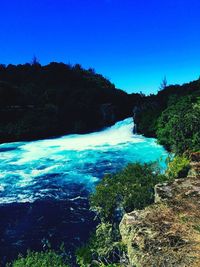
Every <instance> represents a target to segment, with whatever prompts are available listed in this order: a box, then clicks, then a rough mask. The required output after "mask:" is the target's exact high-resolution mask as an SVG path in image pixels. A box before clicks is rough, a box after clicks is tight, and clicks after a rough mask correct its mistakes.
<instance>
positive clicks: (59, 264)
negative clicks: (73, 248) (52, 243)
mask: <svg viewBox="0 0 200 267" xmlns="http://www.w3.org/2000/svg"><path fill="white" fill-rule="evenodd" d="M9 266H10V267H68V265H67V264H65V263H64V260H63V259H62V257H61V256H60V255H57V254H56V253H55V252H54V251H52V250H49V251H46V252H31V251H28V253H27V255H26V256H25V257H22V256H19V258H18V259H17V260H15V261H14V262H13V263H12V264H8V265H7V267H9Z"/></svg>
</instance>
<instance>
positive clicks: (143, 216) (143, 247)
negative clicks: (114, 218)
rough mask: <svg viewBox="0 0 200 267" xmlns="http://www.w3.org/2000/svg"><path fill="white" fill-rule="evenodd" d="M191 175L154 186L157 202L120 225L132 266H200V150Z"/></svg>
mask: <svg viewBox="0 0 200 267" xmlns="http://www.w3.org/2000/svg"><path fill="white" fill-rule="evenodd" d="M191 160H192V162H191V171H190V173H189V175H188V177H186V178H183V179H178V180H175V181H174V182H171V183H165V184H162V185H157V186H156V187H155V204H153V205H151V206H149V207H147V208H146V209H144V210H140V211H134V212H131V213H129V214H125V216H124V217H123V219H122V221H121V224H120V232H121V235H122V239H123V242H124V243H125V244H126V245H127V248H128V257H129V260H130V266H136V267H153V266H156V267H158V266H163V267H164V266H165V267H168V266H169V267H172V266H176V267H179V266H181V267H182V266H185V267H186V266H187V267H189V266H190V267H197V266H200V153H196V154H193V155H192V156H191Z"/></svg>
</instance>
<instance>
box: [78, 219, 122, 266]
mask: <svg viewBox="0 0 200 267" xmlns="http://www.w3.org/2000/svg"><path fill="white" fill-rule="evenodd" d="M120 239H121V238H120V234H119V229H118V227H115V226H113V225H111V224H109V223H100V224H99V225H98V226H97V228H96V232H95V234H93V235H92V237H91V238H90V240H89V242H88V244H87V245H86V246H83V247H81V248H79V249H78V250H77V251H76V259H77V263H78V264H79V266H80V267H87V266H91V263H92V266H98V267H100V266H102V267H103V266H110V267H111V266H113V267H114V266H117V265H115V264H114V265H112V263H116V264H117V262H119V259H120V257H122V254H123V253H124V252H125V250H126V249H125V247H124V245H123V244H122V243H121V240H120Z"/></svg>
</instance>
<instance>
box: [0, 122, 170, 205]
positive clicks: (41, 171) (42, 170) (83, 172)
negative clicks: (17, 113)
mask: <svg viewBox="0 0 200 267" xmlns="http://www.w3.org/2000/svg"><path fill="white" fill-rule="evenodd" d="M132 130H133V120H132V119H131V118H128V119H126V120H124V121H120V122H118V123H116V124H115V125H114V126H112V127H109V128H106V129H104V130H103V131H100V132H95V133H90V134H85V135H67V136H63V137H60V138H55V139H48V140H41V141H34V142H19V143H9V144H2V145H0V204H2V203H13V202H18V203H19V202H21V203H24V202H34V201H35V200H41V199H56V200H65V199H70V198H73V199H75V200H76V199H77V198H79V197H80V194H79V190H77V192H76V189H75V187H76V185H77V186H78V188H80V186H81V187H83V188H84V189H86V190H87V191H91V190H92V189H93V188H94V185H95V184H96V183H97V182H98V181H99V179H101V178H102V176H103V175H104V174H105V173H109V172H116V171H117V170H119V169H121V168H122V167H123V166H125V165H126V164H127V163H129V162H136V161H139V162H150V161H156V160H161V162H160V164H161V165H162V166H163V167H164V161H165V159H166V157H167V152H166V151H165V150H164V149H163V147H162V146H160V145H158V144H157V143H156V140H155V139H152V138H145V137H143V136H141V135H134V134H133V133H132V132H133V131H132ZM71 186H72V187H73V190H71Z"/></svg>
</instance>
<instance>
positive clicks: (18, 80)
mask: <svg viewBox="0 0 200 267" xmlns="http://www.w3.org/2000/svg"><path fill="white" fill-rule="evenodd" d="M139 98H141V97H140V95H139V94H135V95H132V96H131V97H130V96H128V94H126V93H125V92H123V91H121V90H118V89H116V88H115V86H114V85H113V84H112V83H111V82H110V81H109V80H108V79H106V78H104V77H103V76H102V75H100V74H96V73H95V71H94V70H93V69H88V70H85V69H83V68H82V67H81V66H80V65H78V64H77V65H74V66H71V65H66V64H63V63H54V62H52V63H50V64H49V65H47V66H41V65H40V64H39V63H38V62H37V61H36V60H35V61H34V62H33V63H32V64H24V65H17V66H16V65H8V66H4V65H0V142H8V141H17V140H32V139H41V138H47V137H52V136H59V135H64V134H67V133H86V132H90V131H95V130H98V129H100V128H102V127H105V126H108V125H111V124H113V123H114V122H116V121H118V120H121V119H124V118H126V117H128V116H130V115H131V114H132V106H133V104H134V103H135V104H136V103H137V99H139Z"/></svg>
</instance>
